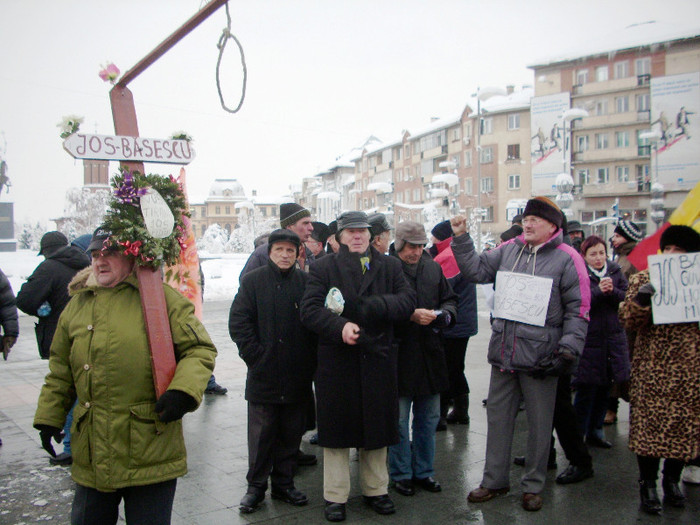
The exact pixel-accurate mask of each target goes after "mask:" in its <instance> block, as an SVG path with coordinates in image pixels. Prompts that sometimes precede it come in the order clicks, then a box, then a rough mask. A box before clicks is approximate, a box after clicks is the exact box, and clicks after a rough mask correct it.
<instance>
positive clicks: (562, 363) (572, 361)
mask: <svg viewBox="0 0 700 525" xmlns="http://www.w3.org/2000/svg"><path fill="white" fill-rule="evenodd" d="M574 370H576V356H574V355H573V354H572V353H570V352H568V351H566V350H557V351H555V352H553V353H552V354H550V355H548V356H547V357H544V358H542V359H541V360H540V362H539V363H537V365H536V366H535V368H533V369H532V370H530V375H531V376H532V377H534V378H535V379H544V378H545V377H549V376H555V377H559V376H565V375H571V374H573V372H574Z"/></svg>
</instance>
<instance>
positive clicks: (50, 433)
mask: <svg viewBox="0 0 700 525" xmlns="http://www.w3.org/2000/svg"><path fill="white" fill-rule="evenodd" d="M35 428H36V429H37V430H38V431H39V436H40V437H41V446H42V448H43V449H44V450H45V451H46V452H48V453H49V454H51V457H52V458H55V457H56V451H55V450H54V449H53V445H52V444H51V438H53V440H54V441H55V442H56V443H63V438H64V437H66V436H65V434H64V433H63V432H62V431H61V429H60V428H56V427H52V426H49V425H36V427H35Z"/></svg>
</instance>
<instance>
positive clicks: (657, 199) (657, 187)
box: [639, 130, 666, 230]
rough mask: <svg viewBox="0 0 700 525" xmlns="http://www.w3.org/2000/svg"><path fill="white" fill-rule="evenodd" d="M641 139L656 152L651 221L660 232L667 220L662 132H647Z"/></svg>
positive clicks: (640, 136)
mask: <svg viewBox="0 0 700 525" xmlns="http://www.w3.org/2000/svg"><path fill="white" fill-rule="evenodd" d="M639 138H640V139H645V140H648V141H649V142H650V143H651V149H652V150H653V151H654V170H653V172H652V175H651V180H652V181H653V182H652V184H651V200H650V201H649V206H651V220H652V221H654V223H655V224H656V229H657V230H658V229H659V227H660V226H661V224H662V223H663V222H664V219H665V218H666V213H665V212H664V186H663V184H661V183H660V182H659V141H660V140H661V132H660V131H658V130H654V131H645V132H644V133H640V134H639Z"/></svg>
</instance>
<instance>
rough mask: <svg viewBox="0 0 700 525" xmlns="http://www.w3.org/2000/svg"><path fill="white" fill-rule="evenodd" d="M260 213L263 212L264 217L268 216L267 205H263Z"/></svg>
mask: <svg viewBox="0 0 700 525" xmlns="http://www.w3.org/2000/svg"><path fill="white" fill-rule="evenodd" d="M260 214H261V215H262V216H263V217H267V208H266V207H265V206H262V207H261V208H260Z"/></svg>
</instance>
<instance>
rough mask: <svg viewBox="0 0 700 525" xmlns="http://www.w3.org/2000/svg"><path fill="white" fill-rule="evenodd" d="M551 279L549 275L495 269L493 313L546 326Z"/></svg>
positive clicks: (503, 317)
mask: <svg viewBox="0 0 700 525" xmlns="http://www.w3.org/2000/svg"><path fill="white" fill-rule="evenodd" d="M552 282H553V280H552V279H551V278H550V277H537V276H534V275H527V274H525V273H514V272H503V271H499V272H498V273H496V295H495V298H494V305H493V316H494V317H497V318H500V319H510V320H511V321H519V322H521V323H525V324H531V325H535V326H544V323H545V320H546V319H547V309H548V308H549V297H550V296H551V295H552Z"/></svg>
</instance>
